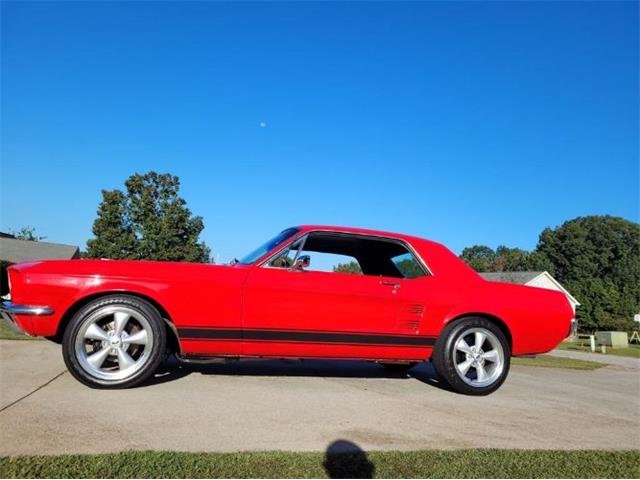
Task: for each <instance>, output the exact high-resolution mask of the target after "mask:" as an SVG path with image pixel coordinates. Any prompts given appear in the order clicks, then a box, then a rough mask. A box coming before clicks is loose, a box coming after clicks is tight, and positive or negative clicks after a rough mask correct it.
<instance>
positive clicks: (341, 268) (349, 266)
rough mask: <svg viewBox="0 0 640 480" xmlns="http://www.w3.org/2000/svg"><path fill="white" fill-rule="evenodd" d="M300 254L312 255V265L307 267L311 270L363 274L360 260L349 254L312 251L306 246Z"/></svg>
mask: <svg viewBox="0 0 640 480" xmlns="http://www.w3.org/2000/svg"><path fill="white" fill-rule="evenodd" d="M300 255H309V257H311V265H310V266H309V267H308V268H307V269H306V270H309V271H313V272H337V273H353V274H360V275H361V274H362V269H361V268H360V264H359V263H358V261H357V260H356V259H355V258H353V257H351V256H349V255H340V254H335V253H323V252H311V251H307V250H306V249H304V248H303V249H302V252H301V253H300Z"/></svg>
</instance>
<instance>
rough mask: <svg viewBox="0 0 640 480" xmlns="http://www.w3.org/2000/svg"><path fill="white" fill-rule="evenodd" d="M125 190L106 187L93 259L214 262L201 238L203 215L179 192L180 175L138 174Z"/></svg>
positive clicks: (95, 228) (93, 241)
mask: <svg viewBox="0 0 640 480" xmlns="http://www.w3.org/2000/svg"><path fill="white" fill-rule="evenodd" d="M125 190H126V191H124V192H123V191H121V190H103V191H102V202H101V203H100V206H99V207H98V217H97V218H96V220H95V222H94V224H93V234H94V235H95V238H93V239H91V240H89V241H88V242H87V257H88V258H113V259H131V260H165V261H176V262H181V261H182V262H209V260H210V253H211V251H210V249H209V247H207V246H206V245H205V243H204V242H199V241H198V237H199V235H200V233H201V232H202V230H203V229H204V223H203V221H202V217H198V216H195V217H194V216H192V215H191V211H190V210H189V209H188V208H187V206H186V201H185V200H184V199H183V198H181V197H180V196H179V195H178V192H179V190H180V179H179V178H178V177H176V176H174V175H170V174H158V173H156V172H148V173H146V174H144V175H141V174H135V175H132V176H130V177H129V178H128V179H127V180H126V182H125Z"/></svg>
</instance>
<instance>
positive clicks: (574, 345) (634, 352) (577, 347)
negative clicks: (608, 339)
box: [558, 340, 640, 358]
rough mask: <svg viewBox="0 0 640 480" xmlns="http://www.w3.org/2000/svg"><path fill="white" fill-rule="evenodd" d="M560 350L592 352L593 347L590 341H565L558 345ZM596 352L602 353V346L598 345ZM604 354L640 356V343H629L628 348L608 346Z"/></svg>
mask: <svg viewBox="0 0 640 480" xmlns="http://www.w3.org/2000/svg"><path fill="white" fill-rule="evenodd" d="M558 348H559V349H560V350H574V351H579V352H591V347H590V346H589V342H588V341H584V340H580V341H578V342H563V343H561V344H560V345H558ZM595 353H599V354H601V355H603V354H602V352H601V351H600V347H599V346H596V351H595ZM604 355H619V356H621V357H633V358H640V345H635V344H633V345H629V346H628V347H627V348H610V347H607V353H606V354H604Z"/></svg>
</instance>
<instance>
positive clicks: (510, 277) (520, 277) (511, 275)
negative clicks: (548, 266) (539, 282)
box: [480, 272, 544, 285]
mask: <svg viewBox="0 0 640 480" xmlns="http://www.w3.org/2000/svg"><path fill="white" fill-rule="evenodd" d="M542 273H544V272H481V273H480V276H481V277H483V278H484V279H485V280H491V281H492V282H507V283H519V284H521V285H526V284H527V283H529V282H530V281H531V280H533V279H534V278H536V277H537V276H539V275H541V274H542Z"/></svg>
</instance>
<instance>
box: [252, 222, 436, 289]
mask: <svg viewBox="0 0 640 480" xmlns="http://www.w3.org/2000/svg"><path fill="white" fill-rule="evenodd" d="M300 233H301V235H298V236H295V237H294V238H293V239H291V241H290V242H289V243H287V244H285V245H283V246H281V248H279V249H277V250H276V251H275V252H274V253H273V254H267V255H268V256H267V257H266V259H265V260H263V261H258V263H257V266H258V267H265V268H279V269H281V268H280V267H271V266H270V265H269V262H270V261H271V260H272V259H274V258H275V257H276V256H277V255H279V254H280V253H281V252H282V251H283V250H285V249H286V248H289V245H292V244H293V243H295V242H297V241H298V240H299V239H301V238H303V237H306V238H304V240H303V242H302V243H301V245H300V246H301V247H304V244H305V243H306V241H307V238H308V237H309V235H311V234H312V233H329V234H331V235H336V236H342V237H365V238H371V239H374V240H378V241H383V242H391V243H396V244H399V245H402V246H403V247H404V248H406V249H407V251H408V252H409V253H411V255H413V256H414V258H415V259H416V261H417V263H418V265H419V266H420V268H421V269H422V270H423V272H424V274H425V275H424V276H425V277H433V276H434V274H433V271H432V270H431V269H430V268H429V266H428V265H427V263H426V262H425V261H424V259H423V258H422V257H421V256H420V254H419V253H418V252H417V251H416V250H415V248H413V246H412V245H411V244H410V243H409V242H407V241H406V240H403V239H400V238H393V237H383V236H381V235H372V234H370V233H354V232H339V231H335V230H324V229H317V230H307V231H303V232H300ZM301 251H302V250H301V249H298V252H297V253H296V258H295V259H294V262H295V260H297V258H298V255H300V252H301ZM328 273H332V272H328ZM367 276H370V275H367ZM418 278H421V277H415V278H406V277H403V278H402V280H416V279H418Z"/></svg>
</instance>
